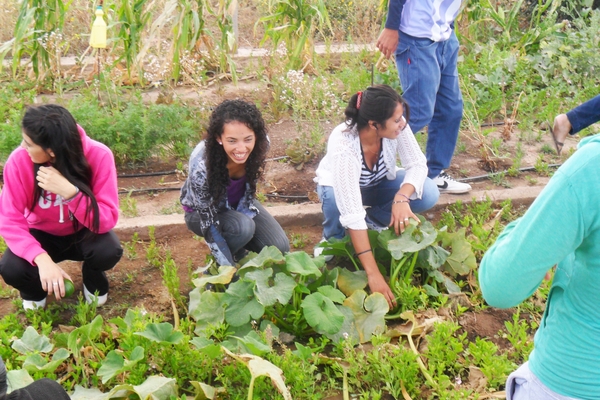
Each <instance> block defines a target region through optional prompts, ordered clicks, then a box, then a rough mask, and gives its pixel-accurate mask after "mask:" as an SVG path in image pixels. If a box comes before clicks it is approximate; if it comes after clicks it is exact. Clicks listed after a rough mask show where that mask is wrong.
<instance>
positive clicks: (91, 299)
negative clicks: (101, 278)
mask: <svg viewBox="0 0 600 400" xmlns="http://www.w3.org/2000/svg"><path fill="white" fill-rule="evenodd" d="M83 295H84V296H85V301H86V303H88V304H92V303H93V302H94V299H98V307H100V306H103V305H104V304H106V301H107V300H108V293H105V294H103V295H102V296H96V295H95V294H93V293H91V292H90V291H89V290H88V289H87V288H86V287H85V285H83Z"/></svg>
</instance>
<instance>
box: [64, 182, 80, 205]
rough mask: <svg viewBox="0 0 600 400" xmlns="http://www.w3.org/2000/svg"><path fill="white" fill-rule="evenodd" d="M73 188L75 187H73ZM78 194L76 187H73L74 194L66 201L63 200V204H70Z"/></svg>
mask: <svg viewBox="0 0 600 400" xmlns="http://www.w3.org/2000/svg"><path fill="white" fill-rule="evenodd" d="M73 186H75V185H73ZM78 194H79V188H78V187H77V186H75V194H74V195H73V196H72V197H71V198H70V199H68V200H63V204H69V203H70V202H72V201H73V200H74V199H75V197H77V195H78Z"/></svg>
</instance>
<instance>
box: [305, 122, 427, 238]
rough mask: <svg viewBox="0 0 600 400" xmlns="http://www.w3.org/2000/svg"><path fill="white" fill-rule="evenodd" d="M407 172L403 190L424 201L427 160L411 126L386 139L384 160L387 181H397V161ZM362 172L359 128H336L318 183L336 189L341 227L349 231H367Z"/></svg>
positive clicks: (344, 124) (320, 167)
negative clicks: (411, 188)
mask: <svg viewBox="0 0 600 400" xmlns="http://www.w3.org/2000/svg"><path fill="white" fill-rule="evenodd" d="M397 158H399V159H400V162H401V165H402V167H403V168H404V169H405V170H406V177H405V178H404V181H403V182H402V185H401V186H404V185H406V184H408V183H409V184H411V185H413V186H414V187H415V193H414V194H413V195H412V196H411V197H412V198H419V199H420V198H421V196H422V195H423V184H424V182H425V179H426V178H427V160H426V159H425V155H424V154H423V152H422V151H421V148H420V147H419V144H418V143H417V140H416V139H415V136H414V135H413V133H412V131H411V129H410V127H409V126H408V124H407V125H406V128H404V130H403V131H402V132H400V135H398V137H397V138H396V139H395V140H392V139H383V160H384V163H385V167H386V169H387V171H388V172H387V174H386V178H387V179H390V180H391V179H395V178H396V160H397ZM361 169H362V153H361V148H360V139H359V137H358V131H357V130H356V126H354V127H353V128H348V125H347V124H346V123H342V124H340V125H338V126H337V127H335V129H334V130H333V132H332V133H331V136H330V137H329V141H328V142H327V154H325V157H323V159H322V160H321V162H320V163H319V167H318V168H317V171H316V174H317V177H316V178H315V179H314V181H315V182H316V183H317V184H319V185H321V186H332V187H333V191H334V194H335V201H336V204H337V207H338V209H339V211H340V223H341V224H342V225H343V226H344V227H345V228H347V229H353V230H365V229H367V224H366V222H365V216H366V212H365V209H364V208H363V204H362V197H361V194H360V186H359V184H358V182H359V179H360V173H361Z"/></svg>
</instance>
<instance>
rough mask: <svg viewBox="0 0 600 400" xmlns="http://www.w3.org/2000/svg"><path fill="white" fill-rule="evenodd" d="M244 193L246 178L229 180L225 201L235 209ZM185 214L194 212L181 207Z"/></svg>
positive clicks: (184, 206) (188, 208) (191, 209)
mask: <svg viewBox="0 0 600 400" xmlns="http://www.w3.org/2000/svg"><path fill="white" fill-rule="evenodd" d="M245 191H246V176H245V175H244V176H242V177H241V178H240V179H230V180H229V185H228V186H227V201H228V202H229V206H230V207H231V208H237V206H238V203H239V202H240V199H241V198H242V196H243V195H244V192H245ZM182 207H183V210H184V211H185V212H194V209H193V208H191V207H188V206H186V205H183V206H182Z"/></svg>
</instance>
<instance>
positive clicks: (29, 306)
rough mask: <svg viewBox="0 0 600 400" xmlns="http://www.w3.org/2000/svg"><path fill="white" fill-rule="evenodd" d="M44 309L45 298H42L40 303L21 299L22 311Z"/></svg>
mask: <svg viewBox="0 0 600 400" xmlns="http://www.w3.org/2000/svg"><path fill="white" fill-rule="evenodd" d="M44 307H46V298H44V299H42V300H40V301H33V300H25V299H23V309H24V310H35V309H36V308H44Z"/></svg>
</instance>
